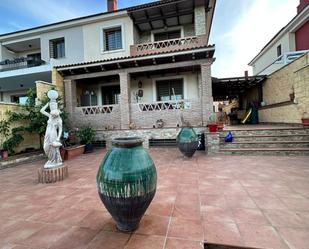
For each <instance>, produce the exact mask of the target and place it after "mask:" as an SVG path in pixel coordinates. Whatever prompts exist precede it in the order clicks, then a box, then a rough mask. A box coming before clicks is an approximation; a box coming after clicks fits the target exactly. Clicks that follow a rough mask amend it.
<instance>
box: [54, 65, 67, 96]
mask: <svg viewBox="0 0 309 249" xmlns="http://www.w3.org/2000/svg"><path fill="white" fill-rule="evenodd" d="M52 84H53V85H54V86H55V87H56V90H57V91H58V93H59V96H60V98H61V99H62V100H63V101H64V94H65V93H64V81H63V77H62V76H61V75H60V74H59V72H58V71H57V70H56V69H55V68H54V69H53V71H52Z"/></svg>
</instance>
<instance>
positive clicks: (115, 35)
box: [103, 27, 122, 51]
mask: <svg viewBox="0 0 309 249" xmlns="http://www.w3.org/2000/svg"><path fill="white" fill-rule="evenodd" d="M103 36H104V51H113V50H118V49H122V32H121V27H116V28H110V29H104V30H103Z"/></svg>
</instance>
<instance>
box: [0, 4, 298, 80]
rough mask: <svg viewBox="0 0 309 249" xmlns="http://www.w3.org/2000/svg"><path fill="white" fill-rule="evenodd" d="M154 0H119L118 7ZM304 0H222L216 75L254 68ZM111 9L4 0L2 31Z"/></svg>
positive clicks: (215, 39)
mask: <svg viewBox="0 0 309 249" xmlns="http://www.w3.org/2000/svg"><path fill="white" fill-rule="evenodd" d="M152 1H153V0H118V8H125V7H128V6H134V5H138V4H143V3H147V2H152ZM298 4H299V0H217V5H216V10H215V16H214V20H213V26H212V31H211V36H210V44H215V45H216V52H215V57H216V61H215V62H214V64H213V66H212V76H214V77H220V78H223V77H233V76H242V75H244V71H245V70H249V72H251V69H250V67H249V66H248V65H247V64H248V63H249V62H250V61H251V59H253V57H254V56H255V55H257V53H258V52H259V51H260V50H261V49H262V48H263V47H264V46H265V45H266V43H267V42H268V41H269V40H270V39H271V38H272V37H273V36H274V35H275V34H276V33H277V32H278V31H279V30H280V29H281V28H282V27H284V26H285V25H286V24H287V23H288V22H289V21H290V20H291V19H292V18H293V17H294V16H295V15H296V7H297V6H298ZM104 11H106V0H0V17H1V22H0V34H3V33H7V32H13V31H17V30H22V29H26V28H32V27H35V26H40V25H44V24H49V23H53V22H57V21H63V20H67V19H71V18H76V17H81V16H85V15H90V14H95V13H99V12H104Z"/></svg>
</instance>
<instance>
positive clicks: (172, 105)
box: [138, 100, 191, 112]
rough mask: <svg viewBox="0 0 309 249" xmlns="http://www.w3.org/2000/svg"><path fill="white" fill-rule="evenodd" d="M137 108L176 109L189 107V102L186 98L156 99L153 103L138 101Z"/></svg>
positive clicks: (147, 109)
mask: <svg viewBox="0 0 309 249" xmlns="http://www.w3.org/2000/svg"><path fill="white" fill-rule="evenodd" d="M138 107H139V110H140V111H142V112H150V111H166V110H176V109H182V110H183V109H190V108H191V103H190V101H188V100H177V101H176V100H170V101H158V102H155V103H138Z"/></svg>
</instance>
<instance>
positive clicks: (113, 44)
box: [0, 0, 216, 139]
mask: <svg viewBox="0 0 309 249" xmlns="http://www.w3.org/2000/svg"><path fill="white" fill-rule="evenodd" d="M215 3H216V1H215V0H162V1H157V2H152V3H148V4H143V5H139V6H134V7H129V8H126V9H117V2H116V0H108V1H107V4H108V11H107V12H105V13H100V14H96V15H91V16H86V17H82V18H77V19H73V20H68V21H64V22H59V23H55V24H50V25H45V26H41V27H37V28H32V29H28V30H23V31H18V32H15V33H10V34H5V35H1V36H0V42H1V50H0V51H1V54H0V58H1V59H0V61H2V64H1V69H0V70H1V71H2V72H0V80H1V82H0V83H1V85H2V89H0V91H1V92H2V95H1V96H2V100H4V98H6V99H8V98H10V99H11V100H12V99H13V100H15V99H17V98H20V97H21V96H23V94H24V89H26V88H28V87H30V86H32V85H33V84H34V81H35V80H43V81H48V82H51V81H52V82H56V84H59V82H61V84H63V85H64V90H65V91H64V92H65V104H66V108H67V111H68V112H69V114H70V120H71V124H72V126H73V127H80V126H82V125H87V124H90V125H91V126H93V127H94V128H95V129H96V130H97V132H98V136H99V137H101V138H102V137H103V139H104V138H105V137H106V136H109V135H108V134H109V133H110V136H113V134H118V135H119V131H120V130H124V131H127V130H129V129H134V130H135V131H138V132H143V131H145V132H144V133H145V134H146V133H147V132H148V131H150V130H158V129H153V128H158V127H164V128H166V129H167V130H168V128H171V129H172V132H171V133H172V135H171V136H172V137H175V134H176V128H177V127H178V126H180V125H181V120H180V119H181V118H180V117H181V116H183V118H184V120H185V121H189V122H190V124H191V125H193V126H195V127H203V126H205V125H206V124H207V122H208V119H209V116H210V114H211V113H212V111H213V98H212V82H211V64H212V63H213V61H214V59H213V55H214V51H215V48H214V46H210V45H208V40H209V35H210V30H211V25H212V19H213V14H214V10H215ZM19 67H23V68H19ZM52 68H55V69H54V72H55V70H57V72H56V73H54V74H53V77H52V73H51V72H52ZM51 78H53V79H51ZM17 89H20V90H21V91H20V93H21V94H20V95H18V94H16V96H15V95H12V94H11V95H10V94H9V92H10V91H11V90H14V91H16V90H17ZM165 131H166V130H165ZM106 134H107V135H106ZM147 134H148V135H147V137H148V138H149V139H152V138H154V137H152V135H149V134H150V133H147ZM156 134H157V133H156ZM164 137H165V136H164V135H162V134H161V135H158V136H157V138H164Z"/></svg>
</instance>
